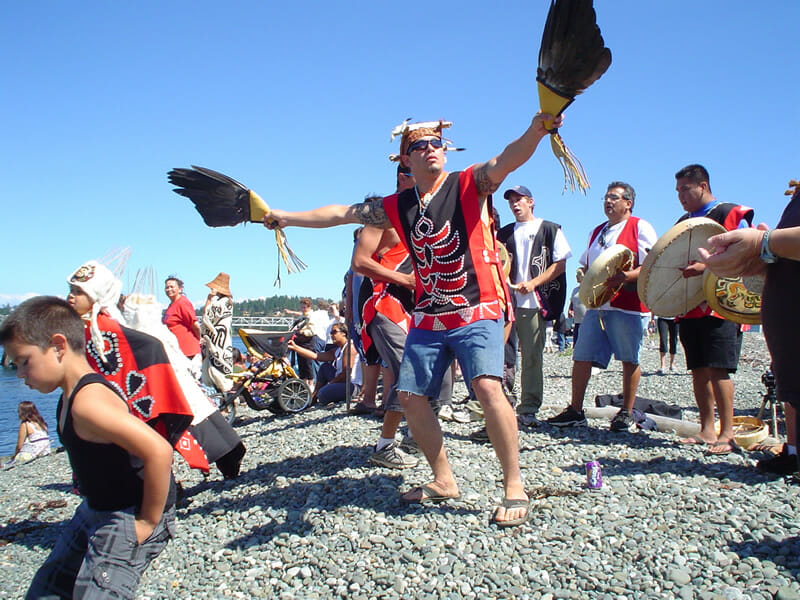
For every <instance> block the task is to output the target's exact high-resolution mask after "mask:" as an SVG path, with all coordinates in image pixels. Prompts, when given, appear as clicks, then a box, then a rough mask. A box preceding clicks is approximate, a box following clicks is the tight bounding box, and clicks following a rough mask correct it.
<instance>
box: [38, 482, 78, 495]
mask: <svg viewBox="0 0 800 600" xmlns="http://www.w3.org/2000/svg"><path fill="white" fill-rule="evenodd" d="M39 489H40V490H54V491H56V492H62V493H64V494H71V493H72V484H71V483H45V484H44V485H40V486H39Z"/></svg>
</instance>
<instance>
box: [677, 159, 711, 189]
mask: <svg viewBox="0 0 800 600" xmlns="http://www.w3.org/2000/svg"><path fill="white" fill-rule="evenodd" d="M684 177H685V178H686V179H688V180H689V181H691V182H692V183H694V184H696V185H700V184H701V183H702V182H704V181H705V182H706V183H707V184H708V191H709V192H710V191H711V179H710V177H709V176H708V171H707V170H706V168H705V167H704V166H703V165H697V164H695V165H687V166H685V167H683V168H682V169H681V170H680V171H678V172H677V173H675V179H683V178H684Z"/></svg>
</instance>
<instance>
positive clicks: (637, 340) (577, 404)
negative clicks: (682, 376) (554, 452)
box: [547, 181, 658, 431]
mask: <svg viewBox="0 0 800 600" xmlns="http://www.w3.org/2000/svg"><path fill="white" fill-rule="evenodd" d="M635 198H636V192H635V191H634V190H633V188H632V187H631V186H630V185H629V184H627V183H624V182H621V181H614V182H612V183H610V184H609V186H608V189H607V190H606V194H605V196H603V210H604V212H605V214H606V217H608V220H607V221H606V222H605V223H601V224H600V225H598V226H597V227H595V228H594V230H593V231H592V233H591V235H590V236H589V245H588V247H587V248H586V251H584V253H583V255H582V256H581V258H580V261H579V262H580V264H581V267H583V268H584V269H587V268H588V267H589V265H590V264H592V262H593V261H594V260H595V259H596V258H597V257H598V256H599V255H600V253H601V252H603V251H604V250H605V249H607V248H610V247H611V246H612V245H614V244H621V245H623V246H626V247H628V248H629V249H630V250H631V251H632V252H633V255H634V262H633V268H632V269H631V270H630V271H624V272H621V273H617V274H616V275H612V276H611V277H609V279H608V280H607V282H606V285H609V286H613V287H616V286H618V285H619V284H623V285H622V287H621V288H620V289H619V291H618V292H617V294H616V295H615V296H614V297H613V298H612V299H611V300H610V301H609V302H607V303H606V304H604V305H602V306H600V307H599V308H596V309H589V310H587V311H586V314H585V315H584V318H583V322H582V323H581V334H580V336H579V337H578V342H577V343H576V344H575V348H574V351H573V355H572V358H573V363H572V399H571V403H570V406H567V408H566V409H564V411H563V412H561V413H560V414H558V415H556V416H555V417H552V418H550V419H548V420H547V422H548V423H549V424H551V425H555V426H557V427H580V426H584V425H586V415H585V414H584V412H583V397H584V395H585V394H586V387H587V386H588V385H589V379H590V378H591V376H592V365H593V364H596V365H599V366H602V367H603V368H605V367H607V366H608V362H609V360H610V359H611V355H612V354H613V355H614V356H615V357H616V359H617V360H619V361H621V362H622V408H621V409H620V411H619V413H617V415H616V416H615V417H614V419H613V420H612V421H611V431H626V430H629V429H631V428H633V427H635V422H634V420H633V403H634V401H635V400H636V389H637V388H638V387H639V378H640V376H641V370H640V368H639V351H640V350H641V347H642V334H643V332H644V330H645V327H646V321H645V319H646V318H647V319H648V320H649V317H647V315H648V313H649V310H648V308H647V307H646V306H645V305H644V304H642V302H641V301H640V300H639V295H638V293H637V291H636V282H637V280H638V279H639V269H640V266H641V264H642V261H644V259H645V257H646V256H647V253H648V252H649V251H650V248H652V247H653V244H655V243H656V240H657V239H658V238H657V236H656V232H655V230H654V229H653V226H652V225H650V223H648V222H647V221H645V220H643V219H640V218H638V217H634V216H632V212H633V203H634V200H635Z"/></svg>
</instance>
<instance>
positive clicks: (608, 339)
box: [572, 309, 647, 368]
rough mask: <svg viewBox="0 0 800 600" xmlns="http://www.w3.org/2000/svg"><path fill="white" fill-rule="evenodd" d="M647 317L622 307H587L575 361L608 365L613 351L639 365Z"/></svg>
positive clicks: (620, 358) (622, 359)
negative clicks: (606, 308)
mask: <svg viewBox="0 0 800 600" xmlns="http://www.w3.org/2000/svg"><path fill="white" fill-rule="evenodd" d="M646 320H647V317H643V316H642V315H639V314H636V313H626V312H622V311H619V310H591V309H590V310H587V311H586V316H584V318H583V321H582V322H581V334H580V336H578V343H577V344H575V349H574V351H573V353H572V360H577V361H586V362H591V363H593V364H597V365H602V366H603V368H605V367H607V366H608V362H609V361H610V360H611V355H612V354H613V355H614V357H615V358H616V359H617V360H620V361H622V362H628V363H632V364H634V365H638V364H639V350H640V349H641V347H642V334H643V333H644V329H645V322H646Z"/></svg>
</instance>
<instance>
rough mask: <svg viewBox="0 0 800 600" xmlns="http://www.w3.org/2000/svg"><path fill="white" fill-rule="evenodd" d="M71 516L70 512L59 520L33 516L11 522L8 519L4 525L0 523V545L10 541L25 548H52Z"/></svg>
mask: <svg viewBox="0 0 800 600" xmlns="http://www.w3.org/2000/svg"><path fill="white" fill-rule="evenodd" d="M31 514H33V513H31ZM71 516H72V514H71V513H70V514H69V516H67V517H66V518H65V519H63V520H61V521H41V520H39V519H35V518H34V519H22V520H21V521H16V522H13V521H12V519H9V520H8V523H7V524H6V525H0V547H2V546H4V545H5V544H6V543H11V544H14V545H15V546H25V547H26V548H36V547H39V548H52V547H53V546H54V545H55V543H56V540H57V539H58V536H60V535H61V530H62V529H63V528H64V527H66V526H67V523H68V522H69V520H70V517H71ZM31 534H32V535H31Z"/></svg>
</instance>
